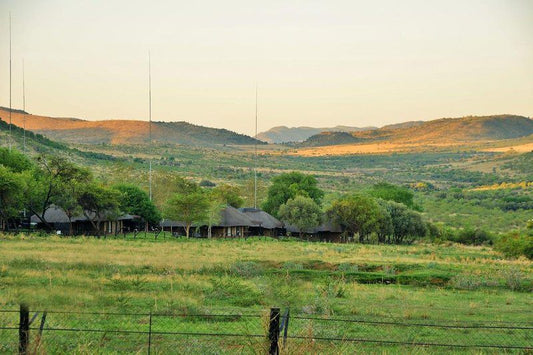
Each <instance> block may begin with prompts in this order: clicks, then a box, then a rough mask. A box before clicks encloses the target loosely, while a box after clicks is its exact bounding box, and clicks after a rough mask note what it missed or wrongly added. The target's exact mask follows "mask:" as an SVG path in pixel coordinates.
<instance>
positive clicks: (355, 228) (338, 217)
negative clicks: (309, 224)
mask: <svg viewBox="0 0 533 355" xmlns="http://www.w3.org/2000/svg"><path fill="white" fill-rule="evenodd" d="M382 213H383V210H382V209H381V208H380V206H379V205H378V203H377V202H376V200H374V199H373V198H372V197H370V196H366V195H362V194H358V193H354V194H351V195H345V196H343V197H341V198H340V199H338V200H336V201H334V202H333V203H332V204H331V207H330V208H329V209H328V210H327V211H326V214H327V216H328V218H329V219H330V220H331V221H332V222H334V223H336V224H338V225H340V226H341V227H343V228H344V230H345V231H346V232H348V233H349V235H350V236H353V235H355V234H359V241H360V242H364V241H365V239H366V237H367V236H368V235H369V234H370V233H372V232H378V230H379V227H380V221H381V220H382V219H383V216H382Z"/></svg>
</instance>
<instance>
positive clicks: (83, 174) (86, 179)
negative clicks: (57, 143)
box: [52, 168, 93, 235]
mask: <svg viewBox="0 0 533 355" xmlns="http://www.w3.org/2000/svg"><path fill="white" fill-rule="evenodd" d="M92 179H93V177H92V174H91V172H90V171H89V170H87V169H84V168H78V169H73V170H72V171H71V173H70V174H69V175H68V176H64V177H63V178H62V179H60V190H61V191H62V193H60V194H58V195H57V196H55V197H54V198H53V201H52V202H53V203H54V204H55V205H56V206H58V207H60V208H61V209H63V211H65V214H66V215H67V217H68V221H69V235H72V234H73V228H72V218H73V217H74V216H77V215H81V214H82V213H83V210H82V208H81V205H80V203H79V201H78V199H79V197H80V193H81V192H82V191H83V189H84V187H85V186H86V185H87V184H89V183H90V182H91V181H92Z"/></svg>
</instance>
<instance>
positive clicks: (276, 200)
mask: <svg viewBox="0 0 533 355" xmlns="http://www.w3.org/2000/svg"><path fill="white" fill-rule="evenodd" d="M317 185H318V182H317V180H316V178H315V177H314V176H312V175H306V174H302V173H300V172H296V171H293V172H290V173H283V174H280V175H278V176H276V177H274V178H273V179H272V185H271V186H270V187H269V189H268V195H267V200H266V201H265V203H264V204H263V209H264V210H265V211H266V212H268V213H270V214H272V215H274V216H276V217H278V216H279V215H278V212H279V208H280V206H281V205H283V204H285V203H287V201H289V200H290V199H293V198H295V197H296V196H304V197H309V198H311V199H312V200H314V201H315V202H316V203H317V204H318V205H320V204H321V200H322V197H323V196H324V192H323V191H322V190H321V189H319V188H318V186H317Z"/></svg>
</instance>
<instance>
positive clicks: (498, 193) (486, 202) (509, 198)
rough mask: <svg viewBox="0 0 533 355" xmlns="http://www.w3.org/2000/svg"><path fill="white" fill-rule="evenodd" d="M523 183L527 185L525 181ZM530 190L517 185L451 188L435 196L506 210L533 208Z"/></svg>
mask: <svg viewBox="0 0 533 355" xmlns="http://www.w3.org/2000/svg"><path fill="white" fill-rule="evenodd" d="M525 184H526V185H527V183H525ZM530 191H531V187H527V188H525V189H523V188H520V187H519V188H501V189H487V190H470V189H465V190H463V189H459V188H451V189H449V190H447V191H441V192H439V193H438V194H437V197H438V198H440V199H447V200H449V201H461V202H462V203H467V204H471V205H474V206H481V207H484V208H489V209H493V208H497V209H500V210H501V211H503V212H507V211H516V210H533V196H532V194H531V192H530Z"/></svg>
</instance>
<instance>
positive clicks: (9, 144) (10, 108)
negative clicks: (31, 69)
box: [8, 12, 12, 150]
mask: <svg viewBox="0 0 533 355" xmlns="http://www.w3.org/2000/svg"><path fill="white" fill-rule="evenodd" d="M11 110H12V107H11V12H9V142H8V146H9V150H11Z"/></svg>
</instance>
